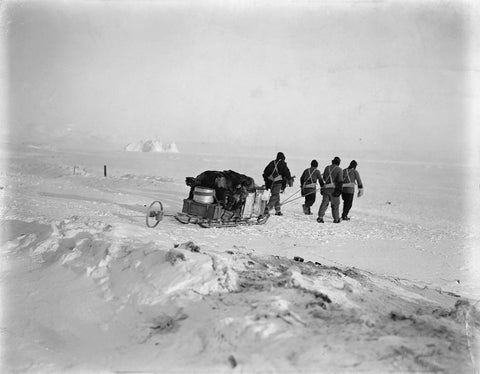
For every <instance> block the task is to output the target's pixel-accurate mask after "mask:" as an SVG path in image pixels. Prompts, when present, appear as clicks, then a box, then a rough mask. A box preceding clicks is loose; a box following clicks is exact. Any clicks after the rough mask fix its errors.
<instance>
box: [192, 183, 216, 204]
mask: <svg viewBox="0 0 480 374" xmlns="http://www.w3.org/2000/svg"><path fill="white" fill-rule="evenodd" d="M214 196H215V190H213V189H211V188H206V187H195V189H194V191H193V200H194V201H196V202H198V203H203V204H211V203H213V197H214Z"/></svg>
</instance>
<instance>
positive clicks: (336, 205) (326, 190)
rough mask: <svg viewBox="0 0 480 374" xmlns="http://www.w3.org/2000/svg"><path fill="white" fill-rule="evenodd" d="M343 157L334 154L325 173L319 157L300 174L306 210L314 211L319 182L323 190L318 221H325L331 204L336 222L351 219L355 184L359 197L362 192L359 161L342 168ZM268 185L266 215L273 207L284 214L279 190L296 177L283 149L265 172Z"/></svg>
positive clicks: (276, 213) (304, 208) (281, 190)
mask: <svg viewBox="0 0 480 374" xmlns="http://www.w3.org/2000/svg"><path fill="white" fill-rule="evenodd" d="M340 162H341V160H340V158H339V157H334V159H333V160H332V163H331V164H330V165H328V166H326V167H325V170H324V171H323V174H322V173H321V172H320V170H318V169H317V168H318V162H317V160H312V162H311V163H310V167H309V168H307V169H305V170H304V171H303V173H302V176H301V177H300V185H301V194H302V196H304V198H305V203H304V204H303V206H302V207H303V213H305V214H312V212H311V207H312V205H313V204H314V203H315V199H316V193H317V190H318V187H317V186H318V184H320V193H321V195H322V202H321V204H320V208H319V209H318V217H317V222H318V223H323V222H324V220H323V217H324V216H325V212H326V211H327V209H328V206H329V205H331V208H332V216H333V222H334V223H340V222H341V221H342V220H344V221H348V220H350V218H349V217H348V214H349V212H350V209H351V208H352V204H353V198H354V194H355V185H357V187H358V194H357V196H358V197H360V196H362V195H363V184H362V180H361V178H360V174H359V172H358V170H357V166H358V164H357V162H356V161H355V160H352V161H351V162H350V165H349V166H348V168H346V169H342V168H341V167H340ZM263 179H264V181H265V187H266V188H267V190H270V194H271V195H270V199H269V201H268V203H267V206H266V208H265V213H264V214H269V212H270V210H272V209H275V215H277V216H282V215H283V213H282V211H281V204H280V193H282V192H283V191H284V190H285V188H286V186H287V184H289V185H290V186H292V185H293V178H292V176H291V174H290V170H289V168H288V166H287V163H286V162H285V155H284V154H283V152H278V154H277V157H276V158H275V160H272V161H270V162H269V163H268V165H267V166H266V167H265V169H264V171H263ZM340 196H341V197H342V200H343V210H342V216H341V217H340Z"/></svg>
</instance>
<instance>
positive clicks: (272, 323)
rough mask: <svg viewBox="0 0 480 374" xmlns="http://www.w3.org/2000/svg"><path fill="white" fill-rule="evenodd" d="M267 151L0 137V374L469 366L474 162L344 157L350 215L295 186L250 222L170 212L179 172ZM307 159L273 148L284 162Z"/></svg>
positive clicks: (174, 208)
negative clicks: (218, 222)
mask: <svg viewBox="0 0 480 374" xmlns="http://www.w3.org/2000/svg"><path fill="white" fill-rule="evenodd" d="M273 155H274V154H272V155H271V157H273ZM340 156H342V155H340ZM271 157H269V156H266V157H264V156H250V155H242V157H239V156H235V157H229V156H225V155H224V154H221V155H220V154H217V155H215V154H213V155H207V154H193V153H190V154H187V153H175V154H168V153H153V154H152V153H131V152H123V151H110V152H107V151H104V152H94V151H92V152H87V151H84V152H78V151H73V150H72V151H69V152H66V151H59V150H56V149H55V148H51V147H46V146H45V147H44V146H25V145H23V146H12V145H10V146H9V147H8V150H7V146H6V145H4V146H3V150H2V162H3V164H4V165H7V166H8V167H7V168H4V169H3V171H2V174H1V176H0V177H1V180H0V194H1V196H2V200H3V204H2V225H1V252H0V255H1V257H2V258H1V262H0V263H1V265H0V281H1V287H2V309H1V313H2V316H1V317H2V318H1V321H2V322H1V327H0V334H1V337H2V345H1V347H2V352H1V354H2V356H1V362H2V365H3V370H2V372H29V373H30V372H31V373H37V372H82V373H83V372H92V373H97V372H106V373H110V372H208V373H211V372H245V373H249V372H315V373H316V372H380V373H383V372H451V373H454V372H455V373H472V372H474V368H476V369H477V370H478V363H479V355H478V339H477V337H478V332H479V328H480V312H479V310H480V307H479V304H480V303H477V300H479V299H480V288H479V287H478V286H477V285H478V284H480V279H479V267H478V265H479V261H478V256H479V255H478V254H476V253H475V251H476V250H477V251H478V248H480V233H479V230H478V228H477V226H476V224H478V217H477V216H478V214H477V215H475V212H478V211H479V209H480V200H479V193H478V188H479V186H478V180H479V178H478V175H476V176H475V178H471V174H472V170H471V169H469V168H468V167H467V165H463V164H455V163H451V164H448V163H443V164H438V163H420V162H400V161H397V162H391V161H383V160H375V161H374V160H362V159H358V160H357V161H359V171H360V173H361V175H362V178H363V179H364V184H365V186H366V188H365V195H364V196H363V197H362V198H360V199H355V201H354V206H353V209H352V212H351V217H352V220H351V221H349V222H342V223H341V224H339V225H336V224H333V223H332V219H331V217H330V215H329V214H328V215H327V216H326V218H327V219H326V223H325V224H323V225H319V224H318V223H316V221H315V218H316V217H315V215H313V216H305V215H303V214H301V204H302V200H295V201H294V202H292V203H290V204H286V205H285V206H284V207H283V211H284V213H285V215H284V216H283V217H276V216H273V217H271V218H270V219H269V220H268V222H267V223H266V224H265V225H260V226H251V227H237V228H223V229H216V228H214V229H203V228H200V227H198V226H195V225H182V224H180V223H179V222H177V221H176V220H175V219H174V218H173V214H175V213H176V212H178V211H180V210H181V207H182V200H183V199H184V198H185V197H186V196H187V195H188V187H187V186H186V185H185V182H184V181H185V177H187V176H196V175H197V174H199V173H200V172H202V171H204V170H225V169H232V170H235V171H237V172H240V173H243V174H247V175H250V176H252V177H253V178H254V179H255V180H256V181H257V183H259V184H260V183H261V178H260V175H261V172H262V170H263V168H264V166H265V164H266V163H267V162H268V161H270V159H271ZM332 157H333V155H331V156H328V157H324V158H321V157H320V156H318V157H316V158H317V159H318V160H319V162H320V165H321V169H323V167H324V166H325V165H326V164H328V163H329V161H330V159H331V158H332ZM311 158H312V156H310V155H308V156H305V157H302V158H294V157H292V156H290V155H289V154H287V162H288V164H289V166H290V168H291V170H292V172H293V174H296V175H297V176H299V175H300V174H301V172H302V171H303V169H304V168H305V167H307V166H308V164H309V162H310V160H311ZM348 162H349V160H345V159H344V160H343V162H342V166H345V165H344V164H346V163H348ZM104 165H107V173H108V175H107V177H104V176H103V166H104ZM476 173H477V174H478V171H476ZM297 190H298V184H297V185H295V186H294V187H293V188H290V189H287V191H286V193H285V196H284V197H283V199H285V198H287V197H288V196H290V195H291V194H293V193H295V192H296V191H297ZM153 200H160V201H162V203H163V205H164V209H165V212H166V217H165V218H164V220H163V221H162V222H161V223H160V225H159V226H157V227H156V228H154V229H149V228H147V227H146V225H145V210H146V207H145V206H148V205H149V204H150V203H151V202H152V201H153ZM318 200H319V197H317V202H316V204H315V206H314V211H316V210H317V209H318V206H319V201H318ZM294 256H301V257H302V258H304V259H305V262H303V263H300V262H296V261H293V260H292V259H293V257H294Z"/></svg>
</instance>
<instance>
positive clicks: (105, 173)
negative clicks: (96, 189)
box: [103, 165, 107, 177]
mask: <svg viewBox="0 0 480 374" xmlns="http://www.w3.org/2000/svg"><path fill="white" fill-rule="evenodd" d="M103 176H104V177H106V176H107V165H103Z"/></svg>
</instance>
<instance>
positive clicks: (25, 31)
mask: <svg viewBox="0 0 480 374" xmlns="http://www.w3.org/2000/svg"><path fill="white" fill-rule="evenodd" d="M473 4H475V3H474V2H472V1H362V0H359V1H342V0H340V1H317V2H315V1H284V0H277V1H263V2H262V1H255V2H254V1H248V0H247V1H202V0H200V1H133V0H132V1H128V0H126V1H120V2H118V1H117V2H115V1H95V0H93V1H84V2H82V1H37V2H32V1H6V2H5V3H3V6H2V28H3V31H4V40H5V41H6V44H5V45H6V49H5V50H6V52H7V53H6V59H7V60H6V61H7V70H6V76H7V81H8V83H9V84H8V86H7V87H8V91H7V114H8V117H7V121H8V130H9V134H10V135H9V136H11V137H14V136H15V135H16V134H26V135H27V136H34V135H35V134H36V133H37V130H39V131H42V132H43V133H46V134H52V136H53V134H62V133H65V132H66V131H68V129H71V130H72V131H74V132H77V133H78V132H83V133H88V134H92V133H94V134H96V135H100V136H112V137H116V138H118V139H121V141H124V142H125V141H127V142H130V141H135V140H139V139H143V138H152V137H158V138H160V139H164V140H166V141H167V140H168V141H175V140H177V141H178V140H179V139H189V140H193V139H195V140H201V141H221V140H227V141H229V142H232V143H235V142H237V143H252V144H255V143H261V144H265V143H269V144H275V145H278V147H282V146H283V145H289V146H291V145H298V146H305V147H308V148H316V147H318V148H322V147H327V148H332V147H333V148H339V149H342V148H345V147H353V148H355V147H358V146H363V147H365V146H366V147H372V148H375V147H383V148H391V149H407V150H408V149H412V150H413V149H415V150H418V149H419V148H420V147H423V148H425V149H428V150H429V151H433V152H442V151H444V150H445V149H449V148H450V147H463V146H464V145H465V144H466V142H467V140H468V138H469V137H471V128H470V127H469V113H470V112H471V107H472V105H473V103H474V102H478V100H479V90H478V87H474V86H473V85H472V83H471V82H472V81H476V80H477V79H478V72H479V70H480V66H479V64H478V55H479V47H478V46H477V45H476V43H474V40H477V41H478V38H477V36H478V33H477V32H476V31H475V30H474V29H473V27H474V26H473V25H474V24H475V22H474V21H478V20H479V17H478V15H479V12H478V7H475V8H474V5H473ZM35 136H36V135H35Z"/></svg>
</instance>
